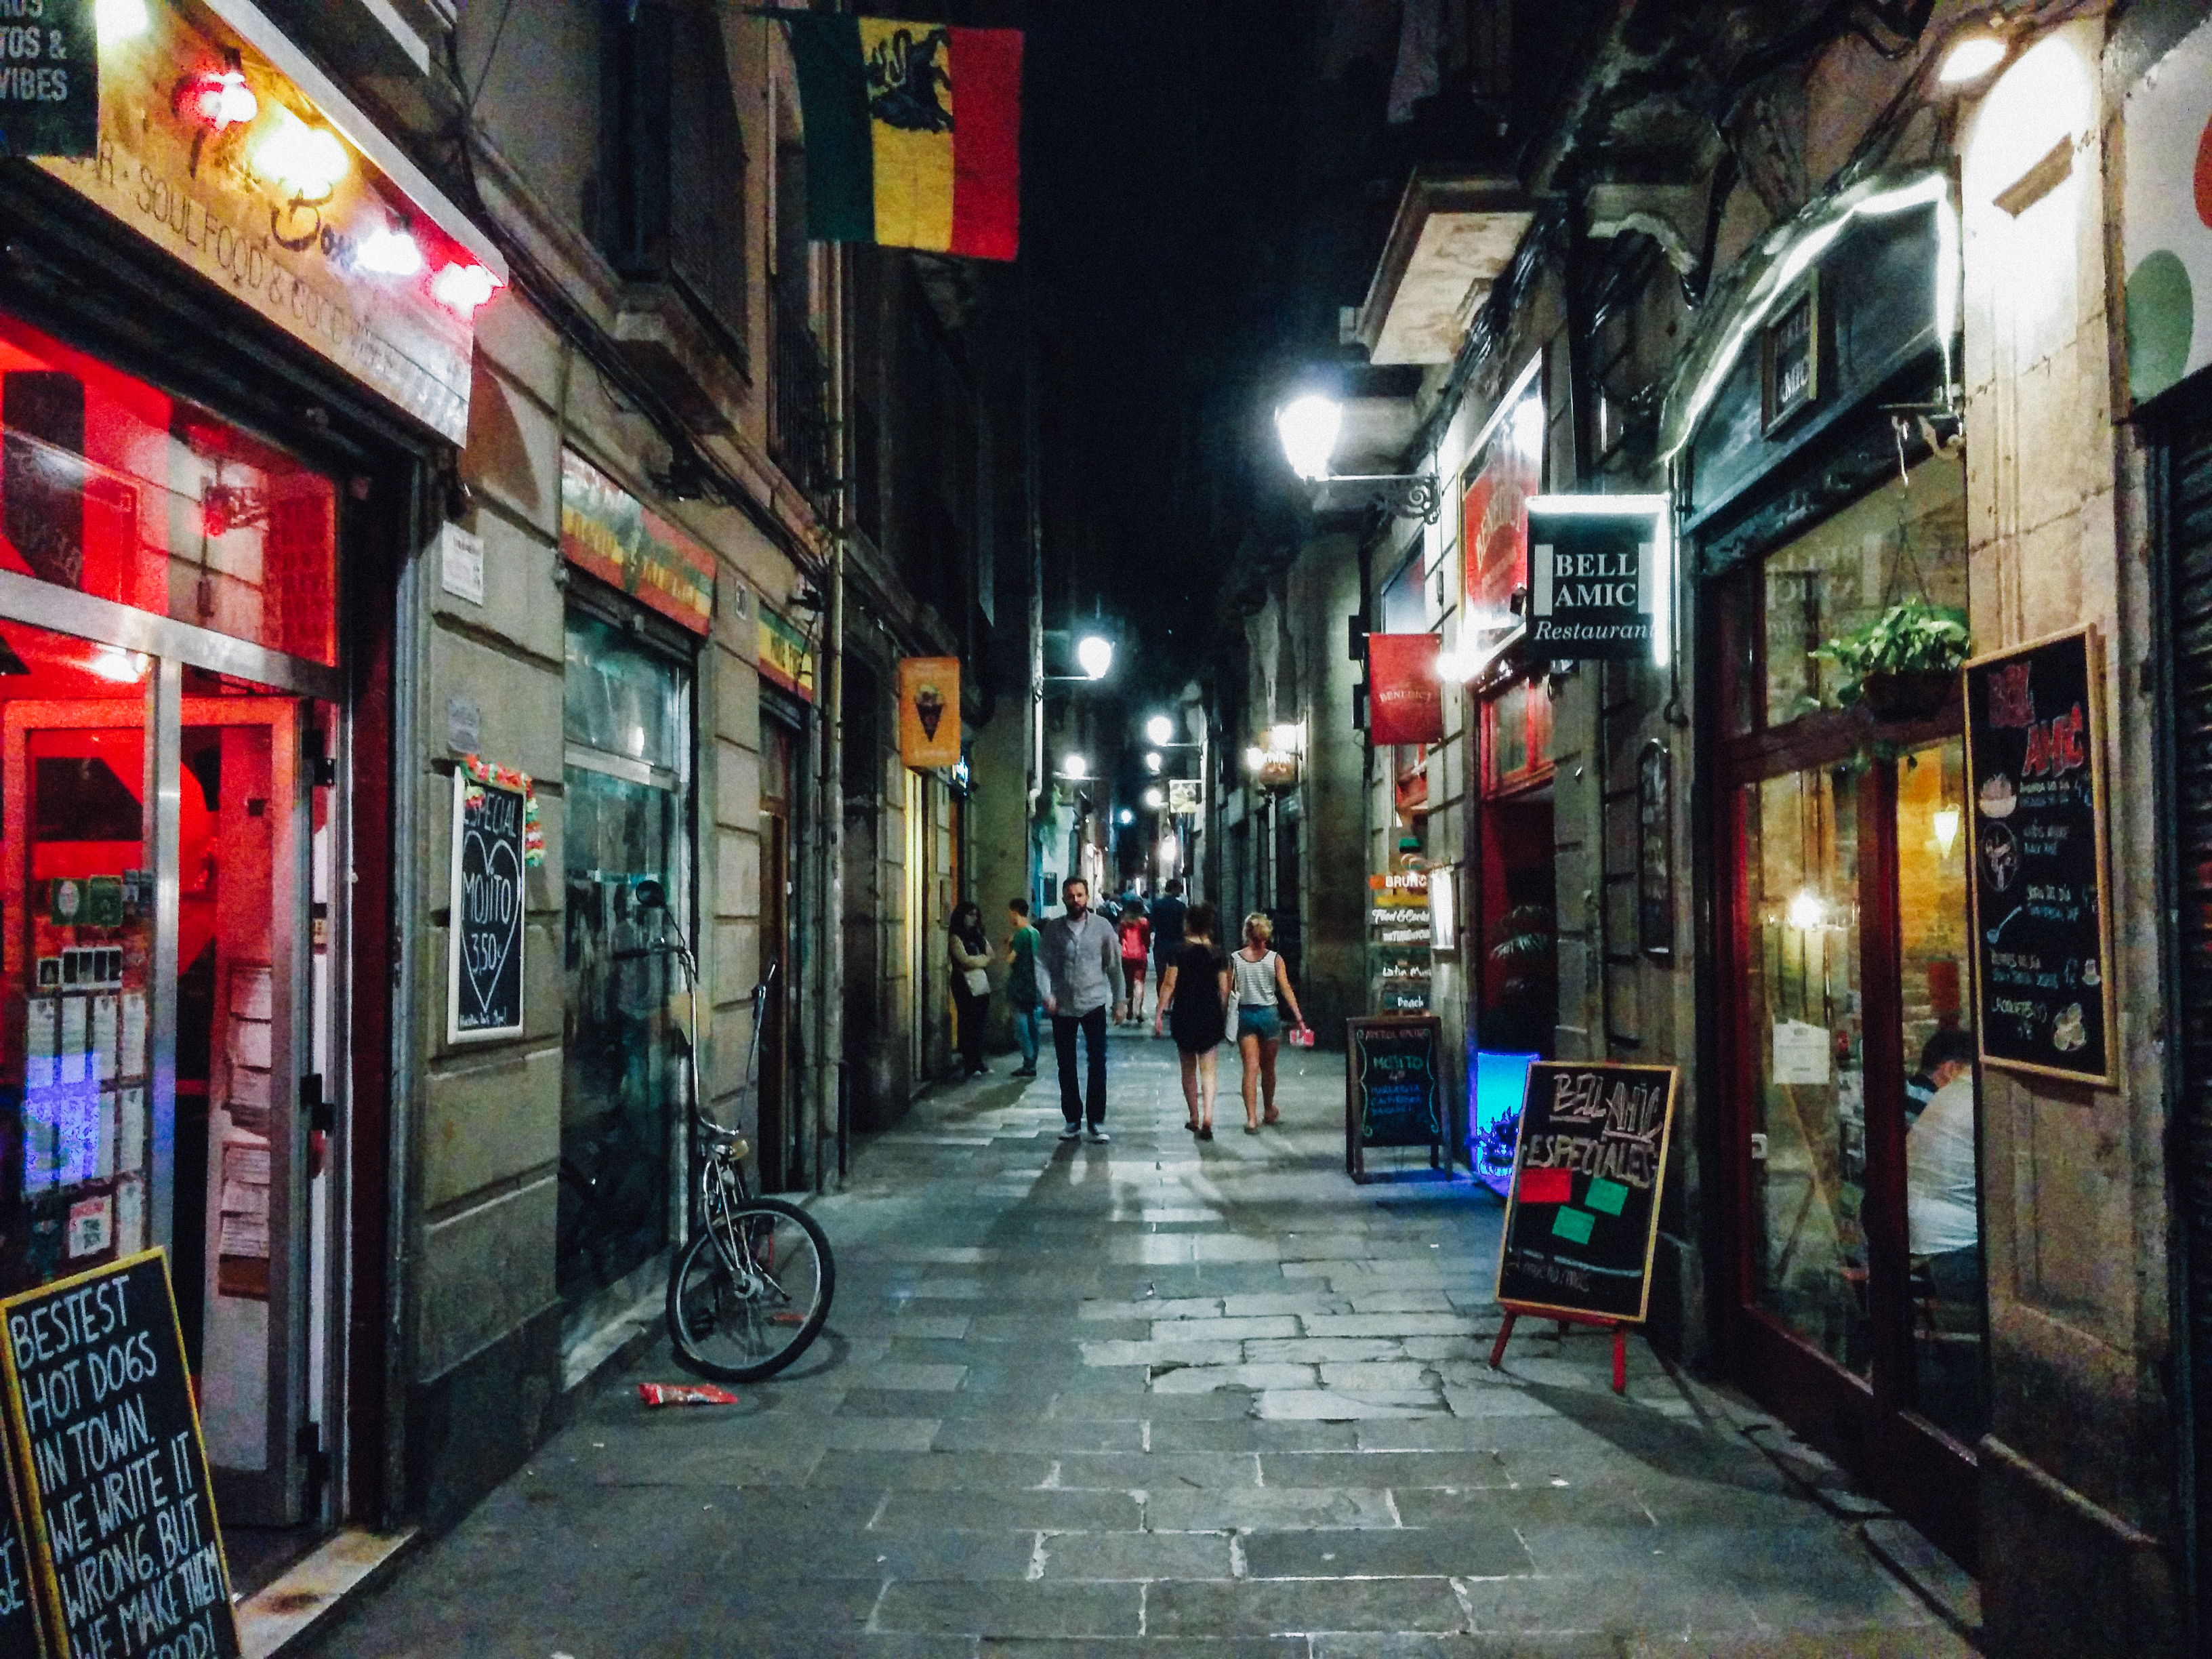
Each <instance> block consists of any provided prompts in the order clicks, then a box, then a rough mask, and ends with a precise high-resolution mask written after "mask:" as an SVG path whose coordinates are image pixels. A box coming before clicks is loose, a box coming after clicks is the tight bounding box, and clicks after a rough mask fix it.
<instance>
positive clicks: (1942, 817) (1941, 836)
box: [1931, 806, 1959, 859]
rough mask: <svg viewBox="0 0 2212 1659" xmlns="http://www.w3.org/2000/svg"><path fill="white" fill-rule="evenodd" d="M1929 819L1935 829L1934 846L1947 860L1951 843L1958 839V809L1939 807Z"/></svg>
mask: <svg viewBox="0 0 2212 1659" xmlns="http://www.w3.org/2000/svg"><path fill="white" fill-rule="evenodd" d="M1931 817H1932V819H1933V822H1934V824H1935V829H1936V846H1937V847H1938V848H1941V849H1942V854H1943V856H1944V857H1945V858H1947V859H1948V858H1949V857H1950V856H1951V848H1952V845H1953V843H1954V842H1956V841H1957V840H1958V839H1959V809H1958V808H1957V807H1955V806H1939V807H1937V808H1936V811H1935V812H1934V813H1933V814H1932V815H1931Z"/></svg>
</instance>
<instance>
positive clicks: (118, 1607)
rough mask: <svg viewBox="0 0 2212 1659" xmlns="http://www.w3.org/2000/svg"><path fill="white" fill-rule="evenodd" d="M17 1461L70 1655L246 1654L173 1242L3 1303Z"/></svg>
mask: <svg viewBox="0 0 2212 1659" xmlns="http://www.w3.org/2000/svg"><path fill="white" fill-rule="evenodd" d="M0 1373H4V1376H5V1381H6V1384H7V1415H8V1440H9V1462H10V1464H11V1466H12V1469H13V1473H14V1474H15V1475H16V1476H17V1477H18V1479H19V1483H20V1489H21V1498H22V1502H21V1509H22V1514H23V1519H24V1535H25V1537H26V1538H27V1541H28V1544H29V1551H28V1553H29V1557H30V1560H31V1565H32V1571H31V1577H32V1579H33V1583H34V1584H35V1585H36V1588H37V1600H38V1601H39V1603H40V1607H41V1609H42V1615H43V1623H44V1626H45V1628H46V1632H47V1637H48V1650H49V1651H50V1652H52V1654H53V1655H54V1656H56V1659H90V1656H95V1655H96V1656H100V1659H149V1656H155V1655H166V1654H191V1655H193V1656H196V1659H197V1656H202V1655H204V1656H206V1659H238V1656H239V1653H240V1644H239V1637H238V1623H237V1620H236V1619H235V1617H234V1614H233V1613H232V1610H231V1601H230V1569H229V1565H228V1563H227V1562H226V1561H225V1559H224V1558H223V1553H222V1536H221V1534H219V1533H218V1532H217V1531H216V1516H215V1494H214V1491H213V1488H212V1486H211V1485H210V1481H209V1478H208V1462H207V1449H206V1446H205V1444H204V1442H203V1441H202V1440H201V1437H200V1424H199V1413H198V1411H197V1408H196V1407H195V1406H194V1405H193V1401H192V1380H191V1371H190V1370H189V1369H188V1367H187V1362H186V1360H185V1339H184V1331H183V1329H182V1328H181V1327H180V1326H179V1324H178V1322H177V1303H176V1297H175V1295H174V1294H173V1291H171V1289H170V1285H169V1269H168V1261H167V1255H165V1253H164V1252H162V1251H161V1250H158V1249H155V1250H147V1251H144V1252H143V1253H142V1254H140V1255H133V1256H126V1257H125V1258H124V1259H123V1260H122V1261H115V1262H111V1263H109V1264H108V1265H107V1266H106V1267H96V1268H94V1270H93V1271H92V1272H90V1273H79V1274H78V1275H76V1277H75V1278H72V1279H58V1280H56V1281H55V1282H54V1283H52V1284H51V1285H40V1286H39V1287H38V1288H37V1289H35V1290H30V1291H23V1292H22V1293H21V1294H20V1295H17V1296H12V1297H9V1298H8V1299H7V1300H6V1301H4V1302H0Z"/></svg>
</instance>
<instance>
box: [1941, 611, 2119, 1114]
mask: <svg viewBox="0 0 2212 1659" xmlns="http://www.w3.org/2000/svg"><path fill="white" fill-rule="evenodd" d="M2103 690H2104V678H2103V661H2102V653H2100V651H2099V650H2098V648H2097V640H2096V635H2095V634H2094V633H2093V630H2091V629H2087V628H2080V629H2074V630H2073V631H2072V632H2070V633H2066V634H2061V635H2056V636H2054V637H2052V638H2050V639H2046V640H2039V641H2034V642H2033V643H2032V644H2028V645H2023V646H2020V647H2015V648H2014V649H2012V650H2009V651H2005V652H2001V653H1996V654H1995V655H1991V656H1987V657H1982V658H1978V659H1976V660H1974V661H1972V662H1970V663H1968V664H1967V665H1966V779H1967V787H1968V799H1970V800H1971V802H1972V813H1973V831H1972V834H1973V840H1972V872H1973V874H1972V881H1971V883H1970V886H1971V888H1972V893H1973V905H1974V962H1975V969H1976V971H1975V974H1974V995H1975V1019H1974V1029H1975V1034H1976V1036H1978V1038H1979V1039H1980V1042H1981V1048H1982V1058H1983V1059H1984V1060H1986V1061H1987V1062H1989V1063H1990V1065H1993V1066H2008V1067H2010V1068H2011V1069H2013V1070H2015V1071H2019V1072H2029V1073H2039V1074H2042V1075H2045V1076H2050V1077H2063V1078H2070V1079H2077V1080H2079V1081H2083V1082H2088V1083H2099V1084H2104V1085H2107V1086H2109V1085H2112V1083H2113V1082H2114V1081H2115V1079H2114V1076H2113V1065H2112V1061H2113V1054H2112V1031H2113V1019H2112V971H2111V969H2112V908H2111V906H2110V904H2109V903H2108V902H2107V899H2106V886H2105V869H2106V863H2105V763H2104V748H2103V738H2102V733H2103V732H2104V708H2103Z"/></svg>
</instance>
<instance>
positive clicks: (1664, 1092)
mask: <svg viewBox="0 0 2212 1659" xmlns="http://www.w3.org/2000/svg"><path fill="white" fill-rule="evenodd" d="M1679 1075H1680V1073H1678V1072H1677V1071H1676V1069H1675V1068H1674V1066H1614V1065H1606V1064H1600V1063H1598V1062H1595V1061H1587V1062H1584V1061H1565V1060H1559V1061H1553V1060H1544V1061H1539V1062H1538V1063H1537V1064H1535V1065H1534V1066H1530V1067H1529V1068H1528V1092H1527V1093H1526V1094H1525V1095H1524V1096H1523V1097H1522V1107H1521V1141H1520V1145H1519V1146H1518V1147H1517V1148H1516V1151H1515V1152H1514V1156H1513V1190H1512V1192H1511V1193H1510V1194H1509V1195H1508V1197H1507V1199H1506V1201H1505V1226H1504V1240H1503V1242H1502V1243H1501V1244H1500V1246H1499V1249H1498V1301H1499V1302H1500V1303H1502V1304H1504V1305H1505V1306H1506V1307H1508V1308H1510V1309H1512V1310H1515V1311H1516V1312H1521V1313H1531V1314H1548V1315H1550V1316H1552V1317H1553V1318H1555V1319H1581V1320H1585V1321H1594V1322H1603V1323H1612V1322H1627V1323H1634V1322H1639V1321H1641V1320H1642V1319H1643V1317H1644V1311H1645V1309H1646V1308H1647V1306H1648V1305H1649V1304H1650V1298H1651V1254H1652V1251H1653V1249H1655V1248H1656V1245H1657V1243H1658V1239H1659V1195H1660V1192H1661V1189H1662V1187H1663V1185H1664V1184H1665V1182H1666V1173H1667V1146H1668V1139H1669V1137H1670V1136H1671V1135H1672V1134H1673V1133H1674V1085H1675V1079H1677V1077H1678V1076H1679Z"/></svg>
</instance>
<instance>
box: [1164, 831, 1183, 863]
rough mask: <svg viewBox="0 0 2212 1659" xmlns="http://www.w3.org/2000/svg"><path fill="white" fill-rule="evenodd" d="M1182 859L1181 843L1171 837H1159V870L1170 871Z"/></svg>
mask: <svg viewBox="0 0 2212 1659" xmlns="http://www.w3.org/2000/svg"><path fill="white" fill-rule="evenodd" d="M1180 860H1182V842H1178V841H1177V840H1176V838H1175V837H1174V836H1161V837H1160V868H1161V869H1163V870H1172V869H1174V868H1175V867H1176V864H1177V863H1178V862H1179V861H1180Z"/></svg>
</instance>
